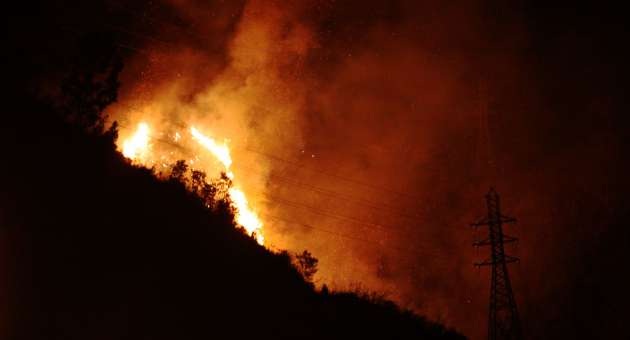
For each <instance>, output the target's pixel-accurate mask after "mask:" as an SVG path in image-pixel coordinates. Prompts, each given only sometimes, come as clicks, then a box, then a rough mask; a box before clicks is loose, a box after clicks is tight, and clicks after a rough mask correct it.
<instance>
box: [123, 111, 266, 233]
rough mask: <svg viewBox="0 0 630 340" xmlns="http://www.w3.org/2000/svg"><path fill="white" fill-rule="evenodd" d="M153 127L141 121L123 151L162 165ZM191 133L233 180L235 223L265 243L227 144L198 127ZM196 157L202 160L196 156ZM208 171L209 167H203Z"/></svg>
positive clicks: (141, 160)
mask: <svg viewBox="0 0 630 340" xmlns="http://www.w3.org/2000/svg"><path fill="white" fill-rule="evenodd" d="M150 131H151V130H150V128H149V125H148V124H147V123H145V122H141V123H139V124H138V128H137V129H136V132H135V133H134V134H133V135H131V136H130V137H129V138H127V139H125V140H124V141H123V142H122V154H123V155H124V156H125V157H127V158H129V159H131V160H133V161H134V162H137V163H139V164H142V165H144V166H151V165H153V164H154V163H156V161H158V160H159V163H161V164H162V166H165V164H164V160H165V157H166V156H164V155H161V156H158V155H157V153H155V152H151V150H150V147H151V144H150ZM190 134H191V138H192V140H194V141H196V142H197V143H199V144H200V145H201V146H202V147H204V148H205V149H206V150H208V151H210V153H211V154H212V156H213V157H215V158H216V159H217V160H218V161H219V162H220V163H221V164H222V165H223V167H224V170H225V173H226V175H227V176H228V178H230V179H231V180H232V182H233V185H234V187H232V188H230V189H229V190H228V194H229V196H230V199H231V201H232V205H233V206H234V208H235V210H236V211H235V219H236V223H238V224H239V225H240V226H242V227H243V228H244V229H245V230H246V231H247V233H248V234H249V235H251V236H253V237H255V239H256V241H257V242H258V243H259V244H260V245H263V244H264V240H265V239H264V237H263V233H262V227H263V223H262V221H261V220H260V218H259V217H258V214H257V213H256V212H255V211H254V210H253V209H252V208H251V207H250V204H249V202H248V200H247V197H246V196H245V193H244V191H243V190H242V189H240V188H239V187H238V183H237V182H235V178H234V173H233V172H232V171H231V170H230V167H231V166H232V157H231V155H230V149H229V147H228V145H227V143H225V142H224V143H222V144H219V143H217V142H216V141H215V140H214V139H212V138H210V137H207V136H206V135H204V134H202V133H201V132H199V130H198V129H197V128H195V127H191V128H190ZM181 140H182V136H181V135H180V134H179V133H176V134H175V137H174V141H175V142H176V143H180V142H181ZM194 159H199V157H198V156H195V157H194ZM189 163H191V164H193V163H194V160H190V161H189ZM204 170H208V169H204Z"/></svg>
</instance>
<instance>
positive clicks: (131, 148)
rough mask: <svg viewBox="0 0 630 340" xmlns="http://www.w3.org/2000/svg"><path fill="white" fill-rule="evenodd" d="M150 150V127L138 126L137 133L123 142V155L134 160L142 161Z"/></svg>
mask: <svg viewBox="0 0 630 340" xmlns="http://www.w3.org/2000/svg"><path fill="white" fill-rule="evenodd" d="M148 149H149V125H147V124H146V123H144V122H143V123H140V124H138V129H137V130H136V133H135V134H134V135H133V136H131V137H130V138H129V139H127V140H125V141H124V142H123V147H122V154H123V155H124V156H125V157H127V158H129V159H132V160H134V161H135V160H138V159H142V158H144V157H146V156H147V153H148V151H149V150H148Z"/></svg>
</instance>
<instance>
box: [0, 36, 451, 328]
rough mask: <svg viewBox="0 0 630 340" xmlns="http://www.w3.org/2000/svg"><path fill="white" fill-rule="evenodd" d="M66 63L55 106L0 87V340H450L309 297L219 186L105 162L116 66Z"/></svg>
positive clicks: (23, 79)
mask: <svg viewBox="0 0 630 340" xmlns="http://www.w3.org/2000/svg"><path fill="white" fill-rule="evenodd" d="M99 41H101V40H99ZM92 42H93V41H92ZM102 46H103V45H99V44H97V45H96V46H92V47H90V48H95V50H99V48H100V47H102ZM25 48H31V46H27V47H25ZM33 48H37V46H36V47H33ZM79 53H83V52H79ZM70 59H72V58H70ZM97 59H98V58H97ZM73 60H76V58H75V59H73ZM101 61H102V62H101ZM19 62H20V61H19V60H17V59H16V60H13V63H14V64H15V65H17V64H19ZM24 63H26V61H24ZM72 65H73V67H71V68H69V69H70V70H71V71H69V72H66V73H65V74H67V75H68V76H67V77H63V78H64V79H65V80H60V81H62V83H63V86H61V87H62V91H61V93H58V95H59V96H60V97H57V98H55V99H58V100H56V101H54V103H51V101H49V100H42V99H41V97H38V96H36V95H35V94H34V93H33V91H31V89H32V87H28V86H18V85H26V84H27V83H28V82H29V81H31V80H33V79H38V77H39V72H40V69H33V70H32V72H33V73H32V74H25V73H24V72H23V71H21V72H20V73H19V74H17V73H16V74H12V73H11V74H10V75H9V76H10V77H9V79H8V80H7V81H9V82H12V83H13V84H16V86H15V87H13V88H12V89H10V90H8V93H7V94H8V97H9V98H10V100H9V101H8V102H6V103H5V104H6V108H5V110H6V112H7V113H8V116H9V117H11V119H10V120H5V121H4V123H3V124H1V125H0V145H3V156H2V157H3V165H4V166H3V167H1V170H0V171H1V173H0V178H2V179H3V181H2V183H0V186H1V187H2V190H1V192H0V226H1V229H0V231H1V234H0V236H1V238H0V241H2V242H1V245H2V249H1V252H2V255H3V256H2V258H1V259H2V262H0V265H2V266H3V272H4V273H5V275H4V277H5V278H6V284H3V285H2V286H0V289H2V293H3V294H1V295H2V297H3V299H4V301H3V302H5V305H6V306H7V308H6V310H7V311H8V312H2V311H0V326H2V327H0V328H2V332H3V333H1V334H0V337H2V338H7V339H9V338H10V339H34V340H37V339H94V338H99V339H217V338H218V339H222V338H228V337H229V338H232V339H267V338H268V339H296V338H299V339H357V338H379V337H380V338H388V339H392V338H422V339H461V338H463V337H462V336H461V335H459V334H457V333H456V332H454V331H451V330H447V329H445V328H444V327H443V326H440V325H438V324H436V323H433V322H430V321H427V320H425V319H424V318H422V317H419V316H417V315H414V314H412V313H410V312H408V311H403V310H400V309H399V308H397V307H396V306H395V305H394V304H393V303H391V302H387V301H384V300H377V299H373V298H370V297H369V296H362V295H360V294H359V295H358V294H355V293H348V292H328V289H325V291H324V292H321V293H320V292H317V291H316V290H315V289H314V288H313V285H312V279H313V275H314V274H315V272H316V270H317V259H315V258H314V257H312V255H311V254H310V253H309V252H308V251H304V252H303V253H302V254H300V255H298V256H296V257H295V259H296V261H297V268H296V266H294V264H293V260H292V259H291V256H289V254H288V253H286V252H282V253H273V252H270V251H268V250H266V249H265V248H263V247H261V246H259V245H258V244H257V243H256V241H255V240H253V239H252V238H251V237H249V236H247V235H245V234H244V233H242V232H240V231H239V230H238V229H236V228H235V223H234V216H233V211H231V208H230V205H229V204H228V203H227V202H226V200H225V199H224V198H225V195H224V193H225V191H226V188H227V187H229V185H230V183H229V179H228V178H227V177H226V176H222V177H221V178H219V179H217V180H216V181H211V182H210V183H207V181H206V178H205V175H204V174H203V173H199V172H195V171H193V172H191V173H190V178H189V179H188V175H187V173H188V172H189V170H188V168H187V167H186V164H185V163H183V162H180V163H177V164H176V165H175V167H174V168H173V171H172V173H171V175H170V176H171V180H160V179H158V178H156V176H154V175H153V174H152V172H151V170H149V169H144V168H139V167H134V166H132V165H131V164H130V163H129V161H128V160H126V159H125V158H123V156H122V155H120V154H119V153H118V152H116V151H115V148H114V141H115V138H116V136H117V132H116V128H115V126H114V127H113V128H112V129H110V130H108V131H107V132H105V133H104V134H100V133H95V132H100V131H102V130H103V121H102V118H101V117H102V116H100V115H96V114H97V113H98V114H100V112H101V111H102V109H103V108H104V107H105V106H106V105H108V104H109V103H111V102H112V101H114V100H115V98H116V89H117V87H118V80H117V75H118V72H120V68H121V67H122V65H121V64H119V59H117V57H115V56H114V55H113V54H107V53H105V54H104V55H103V59H102V60H100V59H99V61H98V62H97V63H95V64H90V63H79V64H72ZM51 67H61V65H52V66H51ZM26 69H28V68H26V67H24V68H22V69H21V70H26ZM38 81H39V80H38ZM59 104H61V105H59ZM60 114H61V115H62V116H63V117H66V118H67V119H59V116H60ZM69 122H70V124H69ZM208 207H211V208H212V209H208ZM5 326H6V327H5Z"/></svg>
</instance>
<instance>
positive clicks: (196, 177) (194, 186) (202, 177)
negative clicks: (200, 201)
mask: <svg viewBox="0 0 630 340" xmlns="http://www.w3.org/2000/svg"><path fill="white" fill-rule="evenodd" d="M190 179H191V181H190V189H191V191H192V192H194V193H196V194H199V195H200V194H201V189H203V187H204V184H205V183H206V173H205V172H203V171H201V170H192V169H191V171H190ZM200 196H201V195H200Z"/></svg>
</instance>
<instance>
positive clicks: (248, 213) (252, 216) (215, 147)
mask: <svg viewBox="0 0 630 340" xmlns="http://www.w3.org/2000/svg"><path fill="white" fill-rule="evenodd" d="M190 133H191V135H192V136H193V139H195V140H196V141H197V142H198V143H199V144H201V145H202V146H203V147H204V148H206V149H208V151H210V153H212V154H213V155H214V156H215V157H216V158H217V159H218V160H219V161H220V162H221V163H222V164H223V166H224V167H225V173H226V174H227V176H228V178H230V179H231V180H232V181H234V173H232V171H230V166H231V165H232V157H231V156H230V149H229V148H228V146H227V144H225V143H224V144H223V145H219V144H217V142H215V141H214V139H212V138H209V137H206V136H204V135H203V134H202V133H201V132H199V131H198V130H197V129H196V128H195V127H191V128H190ZM228 193H229V194H230V198H231V199H232V202H233V204H234V206H235V207H236V223H238V224H239V225H241V226H242V227H243V228H245V230H247V233H248V234H250V235H253V236H255V237H256V241H258V243H259V244H261V245H262V244H263V242H264V237H263V236H262V226H263V224H262V222H261V221H260V218H258V215H257V214H256V213H255V212H254V211H253V210H252V209H251V208H250V207H249V202H247V198H246V197H245V193H243V191H241V190H239V189H238V188H230V189H229V191H228Z"/></svg>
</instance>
